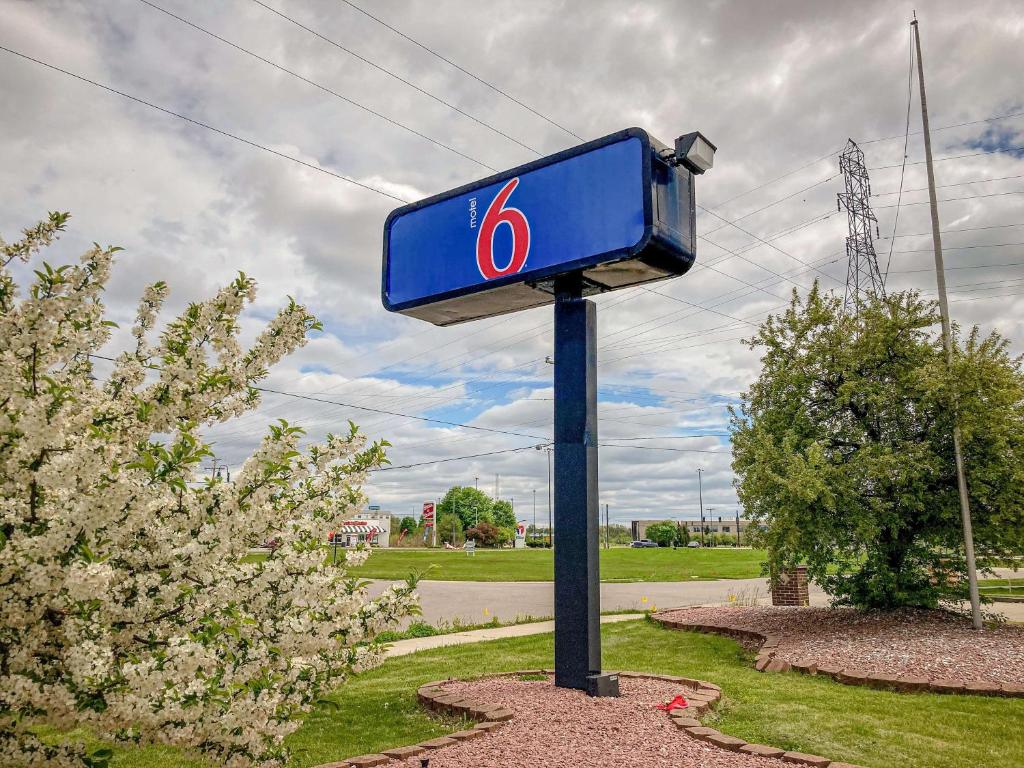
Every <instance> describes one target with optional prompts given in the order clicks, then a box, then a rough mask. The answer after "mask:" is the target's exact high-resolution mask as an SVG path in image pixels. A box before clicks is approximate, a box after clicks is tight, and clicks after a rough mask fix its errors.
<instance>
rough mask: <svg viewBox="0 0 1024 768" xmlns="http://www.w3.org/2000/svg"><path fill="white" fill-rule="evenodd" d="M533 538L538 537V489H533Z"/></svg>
mask: <svg viewBox="0 0 1024 768" xmlns="http://www.w3.org/2000/svg"><path fill="white" fill-rule="evenodd" d="M533 538H534V539H535V540H536V538H537V489H536V488H534V489H533Z"/></svg>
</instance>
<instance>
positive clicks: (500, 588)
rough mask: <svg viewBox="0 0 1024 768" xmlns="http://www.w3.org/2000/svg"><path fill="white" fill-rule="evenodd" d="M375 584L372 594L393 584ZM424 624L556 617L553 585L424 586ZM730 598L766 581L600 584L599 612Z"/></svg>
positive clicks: (815, 601)
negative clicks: (495, 618) (496, 618)
mask: <svg viewBox="0 0 1024 768" xmlns="http://www.w3.org/2000/svg"><path fill="white" fill-rule="evenodd" d="M997 571H998V573H999V575H1000V576H1004V577H1006V576H1010V575H1013V576H1017V577H1019V576H1020V575H1021V572H1020V571H1017V572H1012V571H1010V570H1008V569H1002V568H1000V569H997ZM390 583H391V582H390V581H387V580H380V579H378V580H374V581H372V585H371V587H370V592H371V594H376V593H378V592H380V590H382V589H383V588H384V587H385V586H387V585H388V584H390ZM419 593H420V606H421V607H422V609H423V616H422V617H421V619H422V620H423V621H426V622H428V623H430V624H437V623H438V622H439V621H444V622H452V621H454V620H455V619H458V620H459V621H461V622H462V623H463V624H482V623H484V622H487V621H490V620H491V619H492V618H493V617H495V616H497V617H498V619H500V620H501V621H512V620H514V619H516V618H520V617H527V616H533V617H536V618H548V617H550V616H554V614H555V609H554V586H553V584H552V583H551V582H550V581H421V582H420V585H419ZM729 595H736V596H737V598H738V599H739V600H740V602H743V603H749V602H751V598H760V599H761V600H765V599H766V598H767V597H768V596H769V593H768V587H767V582H766V581H765V579H720V580H717V581H698V580H694V581H653V582H631V583H603V584H601V610H602V611H622V610H645V609H650V608H655V607H657V608H662V609H665V608H675V607H678V606H683V605H702V604H704V603H725V602H727V601H728V599H729ZM645 598H646V601H645ZM810 598H811V605H826V604H827V603H828V598H827V596H826V595H825V593H824V592H823V591H822V590H821V589H820V588H819V587H818V586H817V585H815V584H813V583H812V584H811V585H810ZM989 610H996V611H999V612H1002V613H1005V614H1006V615H1007V616H1008V618H1010V619H1011V620H1013V621H1024V605H1020V604H1017V605H1011V604H1008V603H997V604H995V605H994V606H991V607H990V608H989Z"/></svg>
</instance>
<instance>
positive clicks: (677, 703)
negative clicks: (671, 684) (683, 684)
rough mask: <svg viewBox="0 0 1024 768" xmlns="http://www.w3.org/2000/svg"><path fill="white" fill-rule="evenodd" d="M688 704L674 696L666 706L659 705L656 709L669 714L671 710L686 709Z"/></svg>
mask: <svg viewBox="0 0 1024 768" xmlns="http://www.w3.org/2000/svg"><path fill="white" fill-rule="evenodd" d="M688 706H690V705H689V704H687V703H686V699H684V698H683V697H682V696H676V697H675V698H674V699H672V701H670V702H669V703H668V704H659V705H658V709H660V710H661V711H662V712H671V711H672V710H673V709H686V708H687V707H688Z"/></svg>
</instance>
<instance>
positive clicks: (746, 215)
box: [701, 173, 839, 237]
mask: <svg viewBox="0 0 1024 768" xmlns="http://www.w3.org/2000/svg"><path fill="white" fill-rule="evenodd" d="M838 175H839V174H838V173H834V174H832V175H831V176H829V177H828V178H827V179H822V180H821V181H816V182H814V183H813V184H811V185H810V186H807V187H804V188H803V189H798V190H797V191H796V192H792V193H790V194H788V195H785V196H784V197H780V198H779V199H777V200H773V201H772V202H770V203H768V204H767V205H762V206H761V207H760V208H755V209H754V210H752V211H750V212H748V213H744V214H743V215H742V216H737V217H736V218H735V219H733V221H734V222H735V221H743V219H747V218H750V217H751V216H753V215H754V214H757V213H761V211H766V210H768V209H769V208H772V207H774V206H776V205H778V204H779V203H784V202H786V201H787V200H790V199H792V198H794V197H796V196H797V195H801V194H803V193H804V192H809V191H810V190H812V189H814V188H815V187H820V186H821V185H822V184H827V183H828V182H830V181H832V179H834V178H836V177H837V176H838ZM728 226H729V225H728V224H719V225H718V226H717V227H715V228H714V229H709V230H708V231H707V232H703V233H701V237H703V236H705V235H710V234H714V233H715V232H717V231H718V230H720V229H725V228H726V227H728Z"/></svg>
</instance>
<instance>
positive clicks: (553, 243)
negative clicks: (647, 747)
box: [382, 128, 715, 696]
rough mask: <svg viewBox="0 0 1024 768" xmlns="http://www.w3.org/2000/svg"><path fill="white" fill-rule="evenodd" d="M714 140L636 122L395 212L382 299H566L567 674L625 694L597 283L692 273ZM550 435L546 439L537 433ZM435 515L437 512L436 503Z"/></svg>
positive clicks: (454, 304) (562, 501) (558, 590)
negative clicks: (613, 649) (605, 583)
mask: <svg viewBox="0 0 1024 768" xmlns="http://www.w3.org/2000/svg"><path fill="white" fill-rule="evenodd" d="M714 151H715V147H714V146H713V145H712V144H711V143H710V142H709V141H708V140H707V139H705V138H704V137H703V136H701V135H700V134H699V133H689V134H686V135H684V136H680V137H679V138H678V139H676V142H675V147H674V148H669V147H666V146H664V145H663V144H661V143H659V142H657V141H655V140H654V139H652V138H651V137H650V136H648V135H647V133H645V132H644V131H642V130H640V129H639V128H629V129H627V130H625V131H620V132H619V133H613V134H612V135H610V136H605V137H604V138H603V139H598V140H596V141H591V142H589V143H586V144H583V145H581V146H579V147H575V148H573V149H569V150H566V151H565V152H559V153H558V154H555V155H551V156H550V157H545V158H542V159H540V160H537V161H536V162H533V163H529V164H527V165H522V166H519V167H518V168H513V169H512V170H509V171H505V172H504V173H499V174H497V175H495V176H491V177H490V178H487V179H484V180H482V181H478V182H475V183H473V184H467V185H466V186H464V187H460V188H459V189H453V190H451V191H450V192H444V193H442V194H440V195H435V196H434V197H430V198H427V199H426V200H421V201H420V202H418V203H413V204H412V205H406V206H404V207H402V208H398V209H397V210H395V211H393V212H392V213H391V215H390V216H388V218H387V222H386V223H385V225H384V274H383V285H382V298H383V301H384V306H385V307H386V308H387V309H389V310H391V311H392V312H401V313H402V314H405V315H409V316H410V317H416V318H419V319H421V320H426V321H428V322H431V323H434V324H435V325H451V324H453V323H460V322H464V321H466V320H476V319H479V318H482V317H490V316H492V315H501V314H504V313H506V312H515V311H517V310H520V309H528V308H530V307H539V306H541V305H544V304H552V303H554V305H555V312H554V315H555V318H554V319H555V323H554V348H555V360H554V363H555V370H554V390H555V397H554V429H553V444H554V458H555V473H554V476H555V483H554V498H555V504H554V529H555V531H557V535H556V536H555V540H554V541H555V552H554V566H555V569H554V570H555V685H557V686H560V687H565V688H576V689H580V690H585V691H587V693H589V694H590V695H592V696H615V695H618V677H617V676H616V675H614V674H607V673H602V671H601V632H600V603H601V590H600V583H599V573H598V562H599V551H598V542H597V529H598V513H597V489H598V487H599V486H598V477H597V466H598V455H597V454H598V445H599V442H598V420H597V308H596V305H595V304H594V302H592V301H590V300H589V299H587V298H585V297H587V296H591V295H594V294H597V293H603V292H605V291H612V290H616V289H618V288H626V287H628V286H632V285H640V284H643V283H649V282H653V281H655V280H663V279H666V278H669V277H675V276H677V275H682V274H684V273H685V272H686V271H687V270H688V269H689V268H690V266H691V265H692V264H693V260H694V256H695V254H694V242H695V241H696V232H695V221H694V209H695V207H696V203H695V200H694V183H693V177H694V174H700V173H703V172H704V171H706V170H707V169H708V168H710V167H711V164H712V160H713V157H714ZM538 447H541V446H538ZM424 516H425V515H424Z"/></svg>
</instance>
